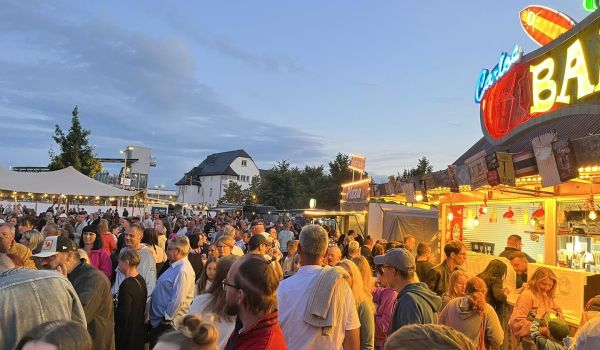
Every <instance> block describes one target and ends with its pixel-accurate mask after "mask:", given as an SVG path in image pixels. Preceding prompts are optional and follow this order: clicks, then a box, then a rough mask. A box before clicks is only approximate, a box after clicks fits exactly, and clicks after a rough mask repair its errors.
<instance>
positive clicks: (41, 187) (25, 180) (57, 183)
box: [0, 167, 138, 197]
mask: <svg viewBox="0 0 600 350" xmlns="http://www.w3.org/2000/svg"><path fill="white" fill-rule="evenodd" d="M0 190H4V191H13V192H26V193H44V194H45V193H48V194H64V195H67V196H104V197H131V196H135V195H136V194H137V193H138V192H135V191H125V190H122V189H120V188H116V187H113V186H110V185H106V184H104V183H102V182H99V181H96V180H94V179H92V178H90V177H88V176H85V175H83V174H82V173H80V172H79V171H77V170H75V168H73V167H68V168H65V169H61V170H56V171H48V172H42V173H23V172H18V171H11V170H8V169H6V168H0Z"/></svg>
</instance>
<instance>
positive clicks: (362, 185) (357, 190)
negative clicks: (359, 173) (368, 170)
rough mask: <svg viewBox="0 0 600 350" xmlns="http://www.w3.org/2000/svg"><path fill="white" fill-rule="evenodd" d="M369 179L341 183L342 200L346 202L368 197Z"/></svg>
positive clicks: (358, 200)
mask: <svg viewBox="0 0 600 350" xmlns="http://www.w3.org/2000/svg"><path fill="white" fill-rule="evenodd" d="M370 184H371V180H370V179H369V180H366V181H358V182H354V183H350V184H346V185H342V200H345V201H346V202H361V201H366V200H367V199H368V198H369V189H370Z"/></svg>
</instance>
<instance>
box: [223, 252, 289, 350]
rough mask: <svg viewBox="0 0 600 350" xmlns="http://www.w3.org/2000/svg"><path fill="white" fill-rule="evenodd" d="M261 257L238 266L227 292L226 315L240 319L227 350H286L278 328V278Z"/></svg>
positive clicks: (244, 260) (251, 257) (229, 278)
mask: <svg viewBox="0 0 600 350" xmlns="http://www.w3.org/2000/svg"><path fill="white" fill-rule="evenodd" d="M273 263H276V262H272V261H269V260H266V259H265V258H264V257H262V256H261V255H256V254H251V255H248V256H246V257H245V258H242V259H241V260H239V261H237V262H235V263H234V264H233V265H232V266H231V269H229V272H228V273H227V278H226V279H225V280H224V281H223V282H222V283H223V288H225V312H227V313H228V314H230V315H237V320H236V325H235V329H234V331H233V332H232V333H231V336H230V337H229V340H228V341H227V345H226V346H225V349H227V350H246V349H253V350H281V349H283V350H285V349H287V346H286V344H285V338H284V337H283V332H282V331H281V328H280V327H279V324H278V321H277V319H278V317H279V314H278V312H277V288H278V287H279V278H278V276H277V273H276V272H275V269H273V268H272V266H271V264H273Z"/></svg>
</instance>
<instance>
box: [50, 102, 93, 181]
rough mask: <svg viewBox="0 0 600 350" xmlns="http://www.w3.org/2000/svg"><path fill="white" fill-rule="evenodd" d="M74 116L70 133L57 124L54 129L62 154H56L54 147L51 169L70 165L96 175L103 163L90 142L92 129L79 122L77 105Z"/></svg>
mask: <svg viewBox="0 0 600 350" xmlns="http://www.w3.org/2000/svg"><path fill="white" fill-rule="evenodd" d="M72 114H73V118H72V120H71V128H70V129H69V133H68V134H67V135H65V133H64V132H63V131H62V129H61V128H60V127H59V126H58V125H56V126H55V130H54V136H53V137H52V138H53V139H54V142H56V143H57V144H58V146H59V147H60V154H58V155H57V154H55V153H54V151H53V150H52V148H51V149H50V151H49V152H48V153H49V155H50V164H49V165H48V168H50V170H59V169H63V168H66V167H69V166H72V167H73V168H75V169H77V170H78V171H80V172H81V173H83V174H85V175H87V176H89V177H94V176H96V174H97V173H99V172H100V171H101V170H102V164H101V163H100V161H99V160H98V159H96V158H95V154H94V147H92V146H91V145H90V144H89V141H88V137H89V136H90V131H89V130H86V129H83V128H82V127H81V124H80V123H79V110H78V108H77V106H75V108H74V109H73V113H72Z"/></svg>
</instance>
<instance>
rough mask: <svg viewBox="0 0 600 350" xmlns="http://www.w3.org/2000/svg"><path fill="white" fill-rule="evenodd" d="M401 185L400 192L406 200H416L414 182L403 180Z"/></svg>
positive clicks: (411, 201) (412, 201)
mask: <svg viewBox="0 0 600 350" xmlns="http://www.w3.org/2000/svg"><path fill="white" fill-rule="evenodd" d="M401 187H402V192H403V193H404V195H405V196H406V201H407V202H409V203H414V202H416V200H415V184H414V183H412V182H403V183H402V186H401Z"/></svg>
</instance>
